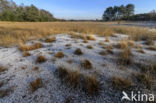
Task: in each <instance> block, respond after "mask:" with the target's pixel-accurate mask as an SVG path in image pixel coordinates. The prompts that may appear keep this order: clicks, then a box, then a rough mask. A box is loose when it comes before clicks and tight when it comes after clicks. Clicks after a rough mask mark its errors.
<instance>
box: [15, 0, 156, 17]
mask: <svg viewBox="0 0 156 103" xmlns="http://www.w3.org/2000/svg"><path fill="white" fill-rule="evenodd" d="M13 1H14V2H15V3H16V4H18V5H20V4H22V3H23V4H24V5H31V4H33V5H35V6H36V7H38V8H39V9H45V10H48V11H50V12H51V13H52V14H53V15H54V17H56V18H60V19H78V20H79V19H101V18H102V14H103V12H104V11H105V9H106V8H107V7H109V6H115V5H116V6H120V5H122V4H123V5H127V4H129V3H132V4H134V5H135V14H138V13H147V12H150V11H152V10H156V0H13Z"/></svg>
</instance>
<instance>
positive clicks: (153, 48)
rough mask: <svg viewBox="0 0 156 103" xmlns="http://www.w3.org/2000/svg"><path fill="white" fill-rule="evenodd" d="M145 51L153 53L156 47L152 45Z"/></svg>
mask: <svg viewBox="0 0 156 103" xmlns="http://www.w3.org/2000/svg"><path fill="white" fill-rule="evenodd" d="M147 49H149V50H153V51H155V50H156V47H155V46H154V45H150V46H149V47H148V48H147Z"/></svg>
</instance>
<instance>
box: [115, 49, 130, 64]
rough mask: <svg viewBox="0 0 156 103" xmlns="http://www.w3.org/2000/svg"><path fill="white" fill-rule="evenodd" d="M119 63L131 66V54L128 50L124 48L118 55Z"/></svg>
mask: <svg viewBox="0 0 156 103" xmlns="http://www.w3.org/2000/svg"><path fill="white" fill-rule="evenodd" d="M118 61H119V63H121V64H125V65H128V64H131V63H132V52H131V49H130V48H126V49H124V50H122V51H121V52H120V53H119V59H118Z"/></svg>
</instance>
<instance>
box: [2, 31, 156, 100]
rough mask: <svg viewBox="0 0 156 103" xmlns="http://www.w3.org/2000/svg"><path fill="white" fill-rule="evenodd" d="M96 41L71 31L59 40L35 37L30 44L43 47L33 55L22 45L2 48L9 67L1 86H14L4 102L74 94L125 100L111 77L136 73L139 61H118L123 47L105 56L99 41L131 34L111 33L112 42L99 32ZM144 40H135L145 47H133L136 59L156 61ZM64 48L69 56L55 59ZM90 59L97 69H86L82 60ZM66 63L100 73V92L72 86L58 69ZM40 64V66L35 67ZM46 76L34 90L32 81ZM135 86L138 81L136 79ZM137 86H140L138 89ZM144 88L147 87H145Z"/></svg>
mask: <svg viewBox="0 0 156 103" xmlns="http://www.w3.org/2000/svg"><path fill="white" fill-rule="evenodd" d="M95 37H96V40H95V41H91V40H90V41H89V42H88V43H83V40H82V39H73V38H71V37H70V36H69V35H66V34H60V35H56V41H55V42H53V43H45V42H44V39H43V40H32V41H29V42H28V44H33V43H34V42H41V43H42V44H43V45H44V46H43V48H40V49H36V50H32V51H30V53H31V56H29V57H23V56H22V52H21V51H19V49H18V47H11V48H3V47H1V48H0V65H2V66H5V67H6V68H8V70H6V71H4V72H2V73H0V81H3V82H4V84H3V85H2V86H0V90H4V89H7V88H11V89H12V90H11V91H10V92H9V94H8V95H7V96H5V97H3V98H0V103H64V101H65V100H66V98H68V97H70V98H71V101H72V103H73V102H74V103H121V97H122V91H119V90H116V89H114V88H113V86H112V82H111V78H112V77H113V76H119V77H123V78H128V77H131V76H132V74H133V73H136V72H138V71H139V69H138V68H137V67H135V65H131V66H122V65H118V64H117V58H118V52H119V51H120V49H118V48H114V47H113V49H112V51H113V54H107V55H106V56H101V55H100V54H99V52H100V51H102V50H105V48H103V47H102V46H101V45H100V44H99V43H100V42H102V43H104V44H105V45H106V46H107V45H114V44H117V43H119V41H120V40H122V39H123V38H128V36H127V35H121V34H115V35H114V36H112V37H109V39H110V42H105V39H106V38H105V37H98V36H95ZM143 42H144V41H139V42H135V45H136V44H140V45H141V46H142V48H143V50H144V52H145V53H144V54H142V53H139V52H136V50H137V48H134V47H133V48H132V53H133V62H139V63H144V64H147V65H148V63H150V62H153V63H154V62H155V63H156V51H152V50H148V49H146V48H147V45H145V44H144V43H143ZM69 43H70V44H71V47H66V46H65V45H66V44H69ZM87 45H92V46H93V49H88V48H86V46H87ZM76 48H80V49H81V50H82V51H83V55H82V56H77V55H74V53H73V52H74V51H75V49H76ZM58 51H63V52H64V54H65V57H64V58H62V59H57V58H56V61H52V59H53V58H54V55H55V53H57V52H58ZM41 54H42V55H43V56H45V57H46V58H47V61H46V62H44V63H36V62H35V60H36V57H37V56H38V55H41ZM69 59H72V60H73V63H71V64H69V63H68V62H67V60H69ZM84 59H88V60H90V61H91V63H92V64H93V69H91V70H84V69H82V68H81V67H80V61H82V60H84ZM61 65H63V66H65V67H68V68H71V69H74V70H75V69H78V70H79V71H80V72H82V73H85V74H86V75H94V74H95V73H96V74H98V76H97V78H98V80H99V81H100V87H101V89H100V92H99V94H98V95H95V96H88V95H86V93H85V92H83V91H82V90H80V89H74V88H72V87H68V86H66V85H64V84H62V83H61V82H60V79H59V78H58V77H57V75H56V73H55V71H56V69H57V68H58V66H61ZM35 66H38V67H39V70H38V71H34V70H32V68H33V67H35ZM121 67H123V68H125V69H119V68H121ZM38 77H39V78H41V79H42V80H43V86H42V87H41V88H39V89H37V90H36V91H35V92H33V93H32V92H31V91H30V86H29V84H30V82H31V81H33V80H35V79H36V78H38ZM133 86H134V87H137V84H136V83H135V82H134V83H133ZM136 90H137V89H136ZM142 90H145V91H146V89H144V88H142Z"/></svg>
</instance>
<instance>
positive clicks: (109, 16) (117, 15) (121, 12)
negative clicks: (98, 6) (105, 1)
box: [102, 4, 135, 21]
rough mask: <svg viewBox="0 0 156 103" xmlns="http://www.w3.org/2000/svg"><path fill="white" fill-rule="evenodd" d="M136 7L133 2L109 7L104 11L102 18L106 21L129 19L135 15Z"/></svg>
mask: <svg viewBox="0 0 156 103" xmlns="http://www.w3.org/2000/svg"><path fill="white" fill-rule="evenodd" d="M134 8H135V6H134V5H133V4H128V5H126V6H124V5H121V6H114V7H108V8H107V9H106V10H105V11H104V14H103V17H102V19H103V20H104V21H115V20H121V19H122V20H127V19H129V17H130V16H132V15H134Z"/></svg>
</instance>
